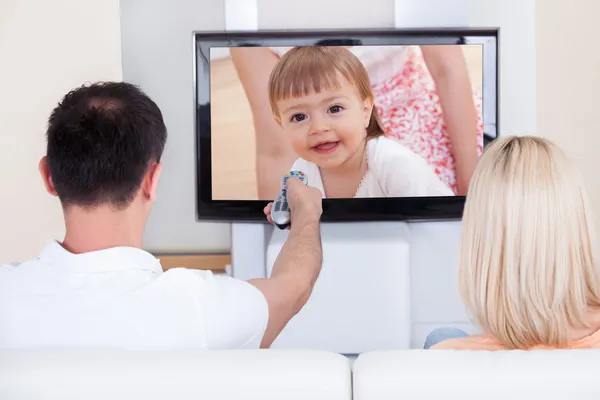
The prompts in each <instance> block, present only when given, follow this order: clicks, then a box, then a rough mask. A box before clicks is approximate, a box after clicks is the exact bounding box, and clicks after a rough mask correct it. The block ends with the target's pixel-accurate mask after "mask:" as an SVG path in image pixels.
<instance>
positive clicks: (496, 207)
mask: <svg viewBox="0 0 600 400" xmlns="http://www.w3.org/2000/svg"><path fill="white" fill-rule="evenodd" d="M595 240H596V239H595V234H594V232H593V226H592V221H591V216H590V209H589V206H588V199H587V195H586V192H585V189H584V186H583V183H582V179H581V177H580V175H579V173H578V171H577V170H576V168H575V166H574V165H573V164H572V163H571V161H570V160H569V159H568V158H567V157H566V156H565V154H564V153H563V152H562V151H561V150H560V149H559V148H558V147H556V146H555V145H554V144H552V143H551V142H549V141H548V140H545V139H541V138H537V137H531V136H524V137H507V138H502V139H499V140H496V141H495V142H494V143H492V144H491V145H490V146H489V147H488V148H487V150H486V151H485V153H484V154H483V156H482V157H481V159H480V161H479V163H478V165H477V168H476V170H475V173H474V175H473V177H472V179H471V182H470V185H469V190H468V194H467V198H466V204H465V210H464V215H463V221H462V234H461V242H460V249H459V260H458V277H459V290H460V294H461V297H462V299H463V301H464V303H465V305H466V307H467V309H468V310H469V312H470V313H471V314H472V316H473V317H474V319H475V322H476V323H477V324H478V325H479V327H480V328H481V329H483V331H484V332H485V333H487V334H490V335H492V336H493V337H494V338H495V339H498V340H500V341H501V342H502V343H503V344H504V345H505V346H507V347H508V348H510V349H527V348H532V347H534V346H536V345H541V346H550V347H555V348H561V347H564V346H565V345H566V344H567V343H568V341H569V339H570V333H569V332H570V329H571V327H573V328H583V327H589V325H588V321H587V318H588V316H589V311H590V310H593V309H597V308H598V307H600V275H599V271H598V268H597V258H596V257H597V256H596V252H595V246H596V241H595Z"/></svg>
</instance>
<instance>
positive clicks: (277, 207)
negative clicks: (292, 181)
mask: <svg viewBox="0 0 600 400" xmlns="http://www.w3.org/2000/svg"><path fill="white" fill-rule="evenodd" d="M289 178H297V179H299V180H300V181H302V182H303V183H304V184H305V185H307V184H308V179H307V178H306V175H304V172H301V171H290V172H288V173H287V174H285V175H284V176H283V179H282V180H281V191H280V192H279V194H278V195H277V198H275V201H274V202H273V207H272V208H271V219H272V220H273V223H274V224H275V225H277V227H278V228H279V229H286V228H287V227H289V226H290V208H289V207H288V202H287V189H286V186H285V185H286V183H287V180H288V179H289Z"/></svg>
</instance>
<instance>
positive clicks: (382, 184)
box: [269, 46, 454, 198]
mask: <svg viewBox="0 0 600 400" xmlns="http://www.w3.org/2000/svg"><path fill="white" fill-rule="evenodd" d="M269 100H270V103H271V108H272V110H273V114H274V117H275V120H276V121H277V123H278V124H279V125H280V126H281V127H282V129H283V131H284V133H285V134H287V135H289V137H290V139H291V144H292V147H293V149H294V151H295V152H296V154H298V157H299V158H298V159H297V160H296V162H295V163H294V165H293V166H292V168H291V169H292V170H297V171H302V172H304V174H305V175H306V176H307V178H308V184H309V185H311V186H313V187H316V188H318V189H319V190H320V191H321V193H322V194H323V197H327V198H353V197H356V198H359V197H363V198H364V197H418V196H454V192H453V191H452V190H451V189H450V188H449V187H448V186H446V185H445V184H444V183H443V182H442V181H441V180H440V179H439V178H438V177H437V176H436V175H435V173H434V171H433V170H432V169H431V167H430V166H429V165H428V164H427V163H426V161H425V160H424V159H423V158H421V157H420V156H418V155H417V154H415V153H413V152H412V151H410V150H409V149H407V148H405V147H404V146H402V145H401V144H400V143H398V142H396V141H394V140H393V139H389V138H386V137H384V136H383V129H382V128H381V125H380V123H379V119H378V117H377V110H376V109H375V107H374V105H373V93H372V91H371V85H370V81H369V76H368V74H367V71H366V69H365V67H364V66H363V65H362V63H361V62H360V61H359V60H358V58H357V57H356V56H355V55H353V54H352V53H351V52H350V51H349V50H347V49H345V48H343V47H325V46H306V47H295V48H293V49H292V50H290V51H288V52H287V53H286V54H285V55H283V56H282V57H281V59H280V61H279V62H278V64H277V65H276V66H275V68H274V69H273V72H272V73H271V76H270V79H269Z"/></svg>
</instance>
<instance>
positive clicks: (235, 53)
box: [229, 47, 296, 200]
mask: <svg viewBox="0 0 600 400" xmlns="http://www.w3.org/2000/svg"><path fill="white" fill-rule="evenodd" d="M229 51H230V54H231V60H232V62H233V65H234V66H235V69H236V71H237V74H238V77H239V79H240V82H241V84H242V86H243V88H244V93H245V94H246V98H247V99H248V103H249V105H250V109H251V111H252V117H253V121H254V131H255V134H256V167H257V171H256V174H257V181H258V198H259V200H273V199H275V197H276V196H277V194H278V193H279V189H280V184H281V178H282V177H283V175H284V174H285V173H286V172H287V171H288V170H289V168H290V166H291V165H292V163H293V162H294V159H295V158H296V156H295V154H294V151H293V149H292V147H291V144H290V143H289V141H288V140H286V138H285V136H284V134H283V130H282V129H281V127H280V126H279V125H278V124H277V122H275V118H274V116H273V112H272V110H271V105H270V102H269V92H268V84H269V77H270V76H271V72H272V71H273V68H274V67H275V65H276V64H277V62H278V61H279V57H278V56H277V55H276V54H275V53H274V52H273V51H272V50H270V49H269V48H267V47H233V48H231V49H230V50H229Z"/></svg>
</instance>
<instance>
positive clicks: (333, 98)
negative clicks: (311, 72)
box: [277, 75, 372, 168]
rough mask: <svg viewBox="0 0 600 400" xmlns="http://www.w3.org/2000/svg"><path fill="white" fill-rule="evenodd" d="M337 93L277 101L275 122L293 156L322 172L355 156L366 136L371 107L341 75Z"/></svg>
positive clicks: (322, 92) (325, 92)
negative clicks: (286, 138) (277, 123)
mask: <svg viewBox="0 0 600 400" xmlns="http://www.w3.org/2000/svg"><path fill="white" fill-rule="evenodd" d="M339 79H340V81H339V82H340V87H339V88H338V89H328V90H322V91H321V92H319V93H315V92H313V93H310V94H308V95H306V96H301V97H296V98H290V99H286V100H280V101H279V102H277V106H278V108H279V119H278V122H279V123H280V125H281V126H282V128H283V130H284V131H285V133H286V134H287V135H288V137H290V139H291V141H292V147H293V148H294V151H295V152H296V154H297V155H298V156H299V157H301V158H303V159H305V160H307V161H310V162H313V163H315V164H317V165H318V166H319V167H321V168H336V167H338V166H340V165H342V164H343V163H344V162H346V161H347V160H349V159H350V158H352V157H353V156H354V155H356V154H357V151H358V150H359V149H360V148H361V144H363V141H364V139H365V137H366V135H367V131H366V127H367V126H368V123H369V119H370V116H371V110H372V103H371V101H370V100H368V99H367V100H364V101H363V100H361V98H360V96H359V94H358V92H357V90H356V89H355V87H354V86H352V85H351V84H350V83H349V82H348V81H347V80H346V79H345V78H343V76H341V75H340V77H339Z"/></svg>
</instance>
